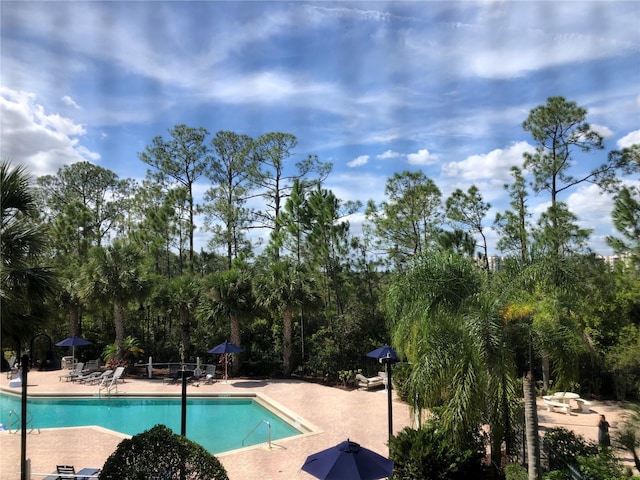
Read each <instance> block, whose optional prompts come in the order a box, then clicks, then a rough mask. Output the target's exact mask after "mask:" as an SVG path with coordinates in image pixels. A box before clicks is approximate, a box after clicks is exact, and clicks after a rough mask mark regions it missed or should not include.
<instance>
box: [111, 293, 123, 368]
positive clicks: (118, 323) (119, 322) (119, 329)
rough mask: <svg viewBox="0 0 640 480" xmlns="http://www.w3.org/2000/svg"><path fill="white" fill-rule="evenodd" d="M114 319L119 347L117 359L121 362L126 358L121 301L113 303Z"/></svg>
mask: <svg viewBox="0 0 640 480" xmlns="http://www.w3.org/2000/svg"><path fill="white" fill-rule="evenodd" d="M113 317H114V322H115V327H116V345H117V346H118V353H117V354H116V358H117V360H118V361H120V360H122V359H123V358H124V306H123V305H122V303H121V302H120V301H119V300H118V301H116V302H114V303H113Z"/></svg>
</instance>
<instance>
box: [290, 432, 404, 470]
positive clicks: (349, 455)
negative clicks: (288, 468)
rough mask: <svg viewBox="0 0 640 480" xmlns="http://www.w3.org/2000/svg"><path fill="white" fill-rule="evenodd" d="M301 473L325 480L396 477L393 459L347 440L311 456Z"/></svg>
mask: <svg viewBox="0 0 640 480" xmlns="http://www.w3.org/2000/svg"><path fill="white" fill-rule="evenodd" d="M302 470H303V471H305V472H307V473H309V474H311V475H313V476H314V477H316V478H320V479H323V480H376V479H379V478H386V477H390V476H391V475H393V460H389V459H388V458H385V457H383V456H382V455H379V454H377V453H376V452H374V451H372V450H369V449H367V448H363V447H361V446H360V445H359V444H357V443H355V442H352V441H350V440H347V441H346V442H342V443H339V444H338V445H336V446H335V447H331V448H328V449H326V450H322V451H321V452H318V453H314V454H313V455H309V456H308V457H307V459H306V461H305V462H304V465H302Z"/></svg>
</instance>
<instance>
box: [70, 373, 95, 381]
mask: <svg viewBox="0 0 640 480" xmlns="http://www.w3.org/2000/svg"><path fill="white" fill-rule="evenodd" d="M101 375H102V372H89V373H81V374H80V375H77V376H75V377H71V381H72V382H78V383H86V382H89V381H91V380H94V379H96V378H99V377H100V376H101Z"/></svg>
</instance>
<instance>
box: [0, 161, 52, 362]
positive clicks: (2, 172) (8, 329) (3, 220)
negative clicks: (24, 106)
mask: <svg viewBox="0 0 640 480" xmlns="http://www.w3.org/2000/svg"><path fill="white" fill-rule="evenodd" d="M37 217H38V206H37V203H36V200H35V196H34V193H33V190H32V189H31V187H30V179H29V176H28V175H27V173H26V171H25V169H24V167H22V166H18V167H14V168H12V167H11V164H10V163H9V162H8V161H1V162H0V256H1V260H2V261H1V262H0V314H1V318H2V329H1V330H2V337H3V338H8V339H12V340H13V341H14V342H15V344H16V346H17V348H18V351H19V349H20V345H22V344H23V343H25V342H27V341H28V339H29V338H31V337H32V336H33V335H34V334H35V333H37V332H38V331H39V330H41V329H42V327H43V325H44V323H45V320H46V318H47V310H46V306H45V305H46V300H47V298H48V296H49V295H50V294H52V293H53V291H54V290H55V275H54V273H53V272H52V270H51V269H49V268H47V267H45V266H42V255H43V254H44V251H45V246H46V244H45V238H46V235H45V232H44V230H43V227H42V226H41V225H40V224H39V223H38V221H37Z"/></svg>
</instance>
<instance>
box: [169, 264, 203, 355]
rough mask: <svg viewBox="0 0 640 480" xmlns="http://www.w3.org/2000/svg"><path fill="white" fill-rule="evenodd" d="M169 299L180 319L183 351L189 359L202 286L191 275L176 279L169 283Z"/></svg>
mask: <svg viewBox="0 0 640 480" xmlns="http://www.w3.org/2000/svg"><path fill="white" fill-rule="evenodd" d="M169 298H170V302H171V305H172V307H173V308H175V309H176V310H177V312H178V316H179V318H180V327H181V329H182V351H183V352H184V354H185V356H187V357H188V356H189V353H190V351H191V327H192V318H193V315H194V313H195V310H196V308H197V306H198V303H199V298H200V285H199V284H198V282H197V281H196V280H195V279H194V278H193V277H192V276H191V275H183V276H181V277H177V278H174V279H173V280H171V282H170V283H169Z"/></svg>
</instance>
